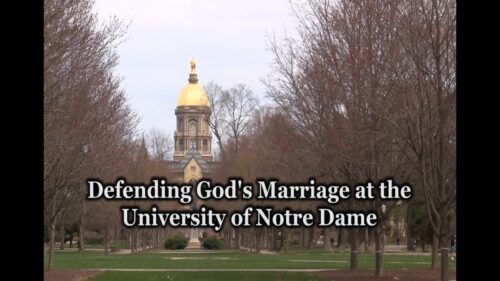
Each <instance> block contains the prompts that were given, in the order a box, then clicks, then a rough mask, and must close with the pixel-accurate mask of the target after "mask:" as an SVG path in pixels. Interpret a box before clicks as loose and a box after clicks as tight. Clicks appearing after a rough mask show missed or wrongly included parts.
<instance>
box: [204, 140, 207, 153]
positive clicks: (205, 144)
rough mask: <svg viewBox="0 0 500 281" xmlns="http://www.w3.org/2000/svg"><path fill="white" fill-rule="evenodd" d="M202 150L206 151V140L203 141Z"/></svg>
mask: <svg viewBox="0 0 500 281" xmlns="http://www.w3.org/2000/svg"><path fill="white" fill-rule="evenodd" d="M203 150H204V151H208V141H207V140H203Z"/></svg>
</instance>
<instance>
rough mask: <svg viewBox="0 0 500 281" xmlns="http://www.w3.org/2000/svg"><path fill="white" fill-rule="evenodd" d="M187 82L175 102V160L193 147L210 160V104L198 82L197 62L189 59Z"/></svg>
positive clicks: (179, 158) (211, 157)
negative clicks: (189, 66) (189, 68)
mask: <svg viewBox="0 0 500 281" xmlns="http://www.w3.org/2000/svg"><path fill="white" fill-rule="evenodd" d="M188 82H189V83H188V84H186V85H185V86H184V88H183V89H182V91H181V93H180V95H179V99H178V101H177V108H176V109H175V116H176V118H177V126H176V130H175V133H174V141H175V145H174V148H175V149H174V161H180V160H182V159H183V158H184V156H185V155H186V154H187V153H188V151H189V150H190V149H195V150H196V151H198V153H199V154H200V155H201V156H202V157H203V159H204V160H206V161H212V160H213V153H212V133H211V131H210V126H209V122H210V115H211V113H212V112H211V109H210V103H209V101H208V96H207V93H206V92H205V89H204V88H203V86H202V85H200V84H198V73H197V71H196V62H195V60H194V59H192V60H191V72H190V73H189V79H188Z"/></svg>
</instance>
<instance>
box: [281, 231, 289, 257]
mask: <svg viewBox="0 0 500 281" xmlns="http://www.w3.org/2000/svg"><path fill="white" fill-rule="evenodd" d="M288 236H289V235H288V230H287V229H286V228H283V229H282V230H281V241H282V246H283V247H282V249H283V251H284V253H285V254H286V253H288Z"/></svg>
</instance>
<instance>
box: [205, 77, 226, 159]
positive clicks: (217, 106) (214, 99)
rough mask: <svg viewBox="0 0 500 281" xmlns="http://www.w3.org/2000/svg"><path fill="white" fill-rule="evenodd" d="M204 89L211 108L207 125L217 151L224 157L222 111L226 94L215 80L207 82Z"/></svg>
mask: <svg viewBox="0 0 500 281" xmlns="http://www.w3.org/2000/svg"><path fill="white" fill-rule="evenodd" d="M205 89H206V90H207V94H208V99H209V100H210V108H211V110H212V115H211V116H210V120H209V123H208V125H209V126H210V129H211V130H212V133H213V134H214V136H215V139H216V141H217V146H218V147H219V153H220V155H221V157H220V158H221V159H224V143H223V142H224V139H225V137H226V135H227V116H226V114H225V111H224V104H225V102H226V101H225V98H226V95H225V93H224V90H223V89H222V87H221V86H219V85H218V84H216V83H215V82H209V83H208V84H207V86H206V87H205Z"/></svg>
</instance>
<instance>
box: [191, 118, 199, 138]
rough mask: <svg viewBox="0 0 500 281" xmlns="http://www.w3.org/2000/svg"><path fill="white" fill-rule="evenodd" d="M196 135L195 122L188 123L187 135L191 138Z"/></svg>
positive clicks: (196, 127) (196, 125)
mask: <svg viewBox="0 0 500 281" xmlns="http://www.w3.org/2000/svg"><path fill="white" fill-rule="evenodd" d="M197 134H198V124H196V122H191V123H189V135H191V136H192V137H194V136H196V135H197Z"/></svg>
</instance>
